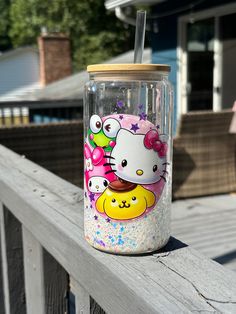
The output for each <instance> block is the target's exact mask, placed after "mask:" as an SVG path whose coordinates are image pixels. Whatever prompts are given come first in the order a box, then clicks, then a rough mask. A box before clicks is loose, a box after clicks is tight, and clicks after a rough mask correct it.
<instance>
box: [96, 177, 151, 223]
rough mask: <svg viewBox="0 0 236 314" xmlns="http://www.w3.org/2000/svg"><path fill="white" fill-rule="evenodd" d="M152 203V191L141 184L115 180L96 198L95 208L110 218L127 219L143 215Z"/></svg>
mask: <svg viewBox="0 0 236 314" xmlns="http://www.w3.org/2000/svg"><path fill="white" fill-rule="evenodd" d="M125 185H127V187H125ZM154 204H155V194H154V193H153V192H151V191H149V190H147V189H145V188H143V187H142V186H141V185H137V184H131V185H130V184H129V183H128V182H122V181H120V180H117V181H114V182H112V183H110V185H109V187H108V188H107V189H106V190H105V191H104V192H103V194H102V195H101V196H100V197H99V198H98V199H97V202H96V208H97V210H98V211H99V212H100V213H105V214H106V215H107V216H108V217H110V218H112V219H119V220H127V219H133V218H137V217H139V216H141V215H143V213H144V212H145V211H146V209H147V208H148V207H151V206H153V205H154Z"/></svg>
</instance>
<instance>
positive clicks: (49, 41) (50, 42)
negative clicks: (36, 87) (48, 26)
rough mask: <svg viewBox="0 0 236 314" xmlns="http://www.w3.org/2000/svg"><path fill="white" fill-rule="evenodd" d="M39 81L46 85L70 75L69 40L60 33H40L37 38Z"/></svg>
mask: <svg viewBox="0 0 236 314" xmlns="http://www.w3.org/2000/svg"><path fill="white" fill-rule="evenodd" d="M38 46H39V62H40V82H41V84H42V85H43V86H44V85H47V84H49V83H52V82H54V81H57V80H60V79H62V78H64V77H66V76H69V75H71V73H72V65H71V54H70V41H69V38H68V37H67V36H65V35H64V34H60V33H52V34H42V35H41V36H40V37H39V38H38Z"/></svg>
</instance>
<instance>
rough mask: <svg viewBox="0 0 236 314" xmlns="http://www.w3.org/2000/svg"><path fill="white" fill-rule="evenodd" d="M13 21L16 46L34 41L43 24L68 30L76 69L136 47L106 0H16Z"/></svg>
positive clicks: (12, 29)
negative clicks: (106, 7) (107, 5)
mask: <svg viewBox="0 0 236 314" xmlns="http://www.w3.org/2000/svg"><path fill="white" fill-rule="evenodd" d="M0 1H4V0H0ZM5 1H7V0H5ZM10 20H11V28H10V31H9V35H10V38H11V40H12V43H13V45H14V47H17V46H21V45H27V44H35V43H36V42H37V37H38V36H39V35H40V32H41V28H42V27H46V28H47V30H48V31H49V32H64V33H67V34H68V35H69V36H70V39H71V45H72V53H73V60H74V66H75V68H76V69H82V68H84V67H85V66H86V65H87V64H89V63H95V62H102V61H104V60H106V59H107V58H109V57H111V56H114V55H116V54H119V53H121V52H124V51H126V50H128V49H130V48H131V47H132V46H133V42H132V41H131V40H130V38H131V36H132V35H133V30H132V29H125V28H124V25H123V24H122V23H121V22H120V21H118V19H117V18H116V17H115V16H114V14H112V13H110V12H108V11H106V9H105V7H104V1H103V0H79V1H78V0H53V1H44V0H14V1H13V2H12V3H11V6H10ZM131 33H132V34H131Z"/></svg>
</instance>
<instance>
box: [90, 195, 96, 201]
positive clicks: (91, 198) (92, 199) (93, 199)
mask: <svg viewBox="0 0 236 314" xmlns="http://www.w3.org/2000/svg"><path fill="white" fill-rule="evenodd" d="M94 196H95V194H94V193H90V194H89V198H90V202H92V201H95V198H94Z"/></svg>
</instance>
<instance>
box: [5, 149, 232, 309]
mask: <svg viewBox="0 0 236 314" xmlns="http://www.w3.org/2000/svg"><path fill="white" fill-rule="evenodd" d="M0 205H1V206H0V221H1V224H0V226H1V251H2V254H1V256H2V264H3V273H2V275H3V291H4V304H5V305H4V306H5V313H6V314H9V313H17V314H21V313H25V311H27V313H28V314H32V313H37V314H45V313H52V314H55V313H56V314H62V313H64V312H65V311H67V312H68V309H67V300H68V294H70V293H71V295H74V301H75V310H76V312H75V313H84V314H88V313H90V312H91V313H99V312H98V311H97V307H98V305H96V304H95V303H94V302H91V300H92V299H93V300H96V302H97V304H99V305H100V306H101V307H102V308H103V309H104V311H106V313H112V314H124V313H135V314H136V313H145V314H146V313H150V314H154V313H192V312H200V311H201V312H212V313H213V312H219V313H226V312H227V313H235V312H236V274H235V273H233V272H232V271H230V270H228V269H226V268H224V267H223V266H221V265H219V264H217V263H216V262H213V261H211V260H209V259H207V258H205V257H204V256H203V255H201V254H200V253H198V252H197V251H195V250H193V249H191V248H189V247H188V246H186V245H184V244H182V243H181V242H180V241H177V240H176V239H174V238H171V241H170V242H169V243H168V245H167V247H166V248H164V249H163V250H162V251H161V252H154V253H152V254H147V255H145V256H115V255H112V254H106V253H102V252H99V251H98V250H95V249H93V248H92V247H90V246H89V245H88V243H87V242H86V241H85V240H84V234H83V190H81V189H79V188H78V187H76V186H74V185H72V184H70V183H68V182H66V181H64V180H62V179H60V178H59V177H57V176H55V175H53V174H52V173H50V172H48V171H47V170H45V169H43V168H41V167H39V166H38V165H36V164H34V163H32V162H30V161H29V160H27V159H25V158H22V156H19V155H17V154H15V153H13V152H12V151H10V150H8V149H6V148H5V147H3V146H0ZM9 228H11V229H9ZM21 232H22V233H21ZM21 237H22V242H23V250H21V244H20V243H21ZM45 250H46V251H47V253H46V254H45ZM17 256H18V257H17ZM16 257H17V258H16ZM22 257H23V260H22ZM59 265H60V266H59ZM23 273H24V275H23ZM68 278H69V280H68ZM16 286H17V287H20V288H17V289H16V288H15V287H16ZM24 293H25V295H26V298H24ZM24 299H26V305H24ZM0 300H1V298H0ZM0 306H1V308H3V305H2V304H0Z"/></svg>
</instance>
